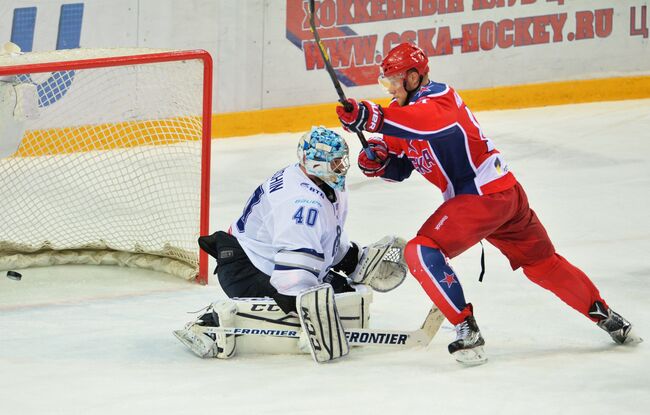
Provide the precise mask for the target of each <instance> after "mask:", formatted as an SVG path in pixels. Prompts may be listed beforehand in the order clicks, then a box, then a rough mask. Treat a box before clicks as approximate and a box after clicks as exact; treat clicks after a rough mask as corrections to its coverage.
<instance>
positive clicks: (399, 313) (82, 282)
mask: <svg viewBox="0 0 650 415" xmlns="http://www.w3.org/2000/svg"><path fill="white" fill-rule="evenodd" d="M477 116H478V118H479V120H480V122H481V123H482V126H483V128H484V130H485V132H486V133H487V134H488V135H489V136H490V137H491V138H492V139H493V140H494V141H495V143H496V145H497V148H499V149H500V150H501V151H502V153H504V155H505V157H506V158H507V160H508V161H509V165H510V168H511V169H512V170H513V171H514V173H515V175H516V176H517V178H518V179H519V180H520V181H521V182H522V183H523V185H524V186H525V188H526V190H527V192H528V195H529V198H530V201H531V204H532V206H533V209H535V210H536V211H537V213H538V214H539V216H540V218H541V220H542V221H543V223H544V224H545V225H546V227H547V229H548V231H549V234H550V235H551V238H552V239H553V241H554V243H555V245H556V248H557V250H558V252H559V253H561V254H562V255H563V256H565V257H567V258H568V259H569V260H570V261H572V262H573V263H574V264H576V265H577V266H579V267H581V268H582V269H583V270H584V271H585V272H586V273H587V274H588V275H589V276H590V277H591V278H592V280H593V281H594V282H595V283H596V285H597V286H598V287H599V289H600V291H601V293H602V295H603V296H604V298H605V299H606V300H607V301H608V302H609V303H610V305H611V306H612V308H614V309H615V310H616V311H618V312H619V313H621V314H622V315H624V316H625V317H627V318H628V319H630V320H631V321H632V322H633V323H634V324H635V326H636V330H637V332H638V333H639V334H641V335H642V336H645V337H646V338H647V341H646V342H645V343H642V344H641V345H639V346H638V347H620V346H616V345H615V344H614V343H613V342H612V341H611V339H610V338H609V336H607V334H606V333H604V332H603V331H601V330H600V329H598V328H597V327H596V326H595V325H594V324H592V323H591V322H590V321H588V320H587V319H586V318H585V317H583V316H582V315H580V314H578V313H577V312H575V311H574V310H573V309H571V308H569V307H568V306H566V305H565V304H564V303H562V302H561V301H559V300H558V299H557V298H555V297H554V296H553V295H552V294H551V293H549V292H547V291H545V290H543V289H541V288H539V287H537V286H536V285H534V284H533V283H531V282H529V281H528V280H527V279H526V278H525V276H524V275H523V273H522V272H521V271H516V272H513V271H511V270H510V268H509V266H508V264H507V262H506V260H505V258H503V257H502V256H501V255H500V254H499V253H498V252H497V251H496V250H495V249H494V248H493V247H491V246H489V245H487V244H486V257H487V274H486V276H485V280H484V282H483V283H479V282H478V281H477V277H478V274H479V271H480V264H479V257H480V248H479V247H474V248H472V249H470V250H469V251H468V252H466V253H465V254H463V255H462V256H460V257H459V258H456V259H455V260H453V262H452V263H453V265H454V267H455V269H456V272H457V273H458V275H460V277H461V280H462V282H463V284H464V289H465V294H466V296H467V298H468V300H470V301H471V302H472V303H473V304H474V306H475V311H476V315H477V321H478V323H479V325H480V327H481V329H482V331H483V334H484V337H485V338H486V342H487V345H486V351H487V353H488V355H489V362H488V363H487V364H486V365H483V366H479V367H473V368H466V367H462V366H460V365H459V364H458V363H456V362H455V361H454V360H453V359H452V358H451V357H450V356H449V354H448V353H447V350H446V345H447V343H448V342H449V341H451V340H452V339H453V332H452V330H451V328H450V326H449V325H448V324H446V325H444V326H443V328H442V329H441V331H440V332H439V333H438V335H437V336H436V337H435V338H434V340H433V342H432V343H431V344H430V345H429V346H428V347H426V348H419V349H412V350H407V351H386V350H385V349H378V348H375V349H371V348H366V349H360V348H357V349H354V350H353V351H352V353H351V354H350V355H349V356H348V357H347V358H345V359H342V360H341V361H338V362H336V363H332V364H322V365H317V364H316V363H314V362H313V361H312V360H311V358H310V357H309V356H308V355H280V356H263V355H257V356H253V355H248V356H238V357H236V358H234V359H231V360H227V361H224V360H216V359H213V360H201V359H199V358H197V357H196V356H194V355H193V354H191V352H189V351H188V350H187V349H185V348H184V346H183V345H182V344H181V343H179V342H178V341H177V340H176V339H175V338H174V337H173V336H172V334H171V331H172V330H173V329H177V328H180V327H181V326H182V325H183V324H184V323H185V322H186V321H189V320H191V319H192V318H193V315H191V314H187V312H188V311H192V310H197V309H200V308H201V307H203V306H205V305H207V304H208V303H209V302H211V301H213V300H215V299H217V298H219V297H223V293H222V292H221V290H220V289H219V287H218V285H217V282H216V280H214V279H213V280H211V282H210V285H209V286H207V287H205V286H199V285H196V284H192V283H187V282H184V281H181V280H178V279H174V278H173V277H167V276H165V275H161V274H157V273H154V272H145V271H137V270H130V269H123V268H112V267H88V266H60V267H51V268H33V269H27V270H24V272H23V279H22V281H20V282H18V281H13V280H10V279H8V278H4V276H3V277H0V414H186V413H203V414H215V415H216V414H224V415H225V414H228V415H231V414H301V413H310V414H335V413H336V414H447V413H454V414H521V413H530V414H607V413H621V414H626V415H628V414H647V413H650V306H649V305H648V301H647V299H648V298H650V288H649V287H650V286H649V284H648V278H649V277H650V260H649V259H648V258H649V254H648V253H649V252H650V219H649V215H648V202H649V201H650V162H649V161H648V158H647V157H648V154H649V153H650V100H638V101H624V102H607V103H594V104H583V105H568V106H557V107H547V108H538V109H527V110H518V111H496V112H483V113H479V114H477ZM298 137H299V134H298V133H287V134H276V135H269V136H256V137H248V138H241V139H228V140H215V141H214V142H213V166H214V167H213V172H212V224H211V229H212V230H216V229H219V228H221V229H223V228H225V227H227V226H228V224H229V223H230V222H231V221H232V220H233V219H234V218H235V217H236V216H237V215H239V214H240V213H241V209H242V206H243V204H244V203H245V201H246V200H247V198H248V197H249V194H250V193H251V192H252V190H253V189H254V188H255V187H256V186H257V185H258V184H259V183H260V182H261V181H262V180H263V179H264V178H266V177H267V176H268V175H269V174H271V173H273V172H274V171H276V170H277V169H278V168H280V167H282V166H283V165H285V164H288V163H291V162H293V161H294V159H295V150H294V149H295V146H296V143H297V140H298ZM346 137H347V138H348V141H349V143H350V144H351V147H352V152H353V153H354V154H356V153H357V152H358V150H359V147H360V146H359V144H358V143H357V140H356V137H355V136H354V135H351V134H348V135H346ZM353 159H354V158H353ZM349 183H350V186H349V187H350V189H351V195H350V200H351V211H350V216H349V221H348V226H347V228H348V231H349V233H350V235H351V237H352V238H353V239H356V240H358V241H360V242H361V243H368V242H371V241H373V240H375V239H378V238H379V237H381V236H382V235H384V234H391V233H394V234H398V235H401V236H403V237H405V238H410V237H412V236H413V235H414V233H415V232H416V231H417V230H418V228H419V226H420V224H421V223H422V222H423V221H424V220H425V219H426V218H427V217H428V215H429V214H431V212H433V210H434V209H435V208H436V206H438V204H439V203H440V202H441V197H440V195H439V192H438V191H437V190H436V189H435V188H433V187H432V186H430V185H428V184H426V183H425V182H424V180H423V179H422V178H421V177H419V176H417V177H416V175H414V177H412V178H411V179H409V180H408V181H406V182H404V183H401V184H391V183H384V182H382V181H380V180H369V179H365V178H364V177H363V176H362V175H361V174H360V173H359V171H358V169H356V168H353V169H352V172H351V174H350V176H349ZM4 203H7V201H4ZM25 208H29V207H28V206H25ZM211 268H212V264H211ZM429 304H430V303H429V299H428V298H427V297H426V295H425V294H424V292H423V291H422V290H421V288H420V287H419V286H418V284H417V283H416V282H415V280H414V279H411V278H410V279H409V280H407V282H406V283H405V284H404V285H402V286H401V287H399V288H398V289H397V290H396V291H394V292H390V293H387V294H376V295H375V301H374V303H373V304H372V306H371V316H372V317H371V326H373V327H382V328H402V329H413V328H416V327H417V326H418V325H419V324H420V323H421V320H422V319H423V318H424V316H425V314H426V311H427V309H428V306H429Z"/></svg>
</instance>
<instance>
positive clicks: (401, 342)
mask: <svg viewBox="0 0 650 415" xmlns="http://www.w3.org/2000/svg"><path fill="white" fill-rule="evenodd" d="M444 319H445V316H444V315H443V314H442V313H441V312H440V310H438V309H437V308H436V307H431V310H429V314H427V317H426V318H425V319H424V322H423V323H422V326H421V327H420V328H419V329H417V330H410V331H409V330H382V329H351V328H349V329H345V336H346V337H347V339H348V343H349V344H350V345H351V346H389V347H396V348H404V349H406V348H411V347H416V346H426V345H427V344H429V343H430V342H431V340H432V339H433V336H435V334H436V333H437V332H438V329H439V328H440V325H441V324H442V322H443V321H444ZM204 330H205V332H206V333H213V334H221V333H223V334H234V335H236V336H274V337H293V338H296V339H297V338H300V334H301V332H302V330H300V329H285V330H281V329H256V328H243V327H205V328H204Z"/></svg>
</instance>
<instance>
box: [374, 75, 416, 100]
mask: <svg viewBox="0 0 650 415" xmlns="http://www.w3.org/2000/svg"><path fill="white" fill-rule="evenodd" d="M408 81H409V80H408V77H407V75H406V73H401V74H396V75H393V76H386V77H385V76H383V75H379V79H378V82H379V85H381V87H382V88H384V91H386V93H388V94H390V95H391V96H392V97H393V98H395V99H396V100H397V102H399V104H400V105H404V104H405V102H406V97H407V95H408V93H407V92H406V89H405V88H404V83H408Z"/></svg>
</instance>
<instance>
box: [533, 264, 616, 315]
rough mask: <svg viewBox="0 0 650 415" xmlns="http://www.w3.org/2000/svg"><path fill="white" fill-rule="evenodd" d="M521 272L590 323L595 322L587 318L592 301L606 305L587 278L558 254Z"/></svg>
mask: <svg viewBox="0 0 650 415" xmlns="http://www.w3.org/2000/svg"><path fill="white" fill-rule="evenodd" d="M523 270H524V274H526V276H527V277H528V278H529V279H530V280H531V281H532V282H534V283H535V284H537V285H539V286H541V287H543V288H546V289H547V290H549V291H552V292H553V293H554V294H555V295H557V296H558V297H560V299H561V300H562V301H564V302H565V303H567V304H568V305H569V306H571V307H573V308H574V309H576V310H578V311H579V312H580V313H582V314H584V315H585V316H587V318H589V319H590V320H592V321H596V320H595V319H593V318H591V317H590V316H589V308H590V307H591V305H592V304H593V303H594V301H596V300H598V301H601V302H602V303H603V304H605V305H607V304H606V303H605V300H603V299H602V298H601V297H600V293H599V292H598V288H596V286H595V285H594V284H593V283H592V282H591V280H590V279H589V277H587V275H585V273H584V272H582V271H581V270H580V269H578V268H577V267H575V266H573V265H571V263H570V262H569V261H567V260H566V259H564V258H563V257H562V256H560V255H558V254H554V255H553V256H551V257H548V258H546V259H544V260H542V261H539V262H537V263H535V264H532V265H526V266H524V267H523Z"/></svg>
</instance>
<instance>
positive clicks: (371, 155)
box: [309, 0, 375, 160]
mask: <svg viewBox="0 0 650 415" xmlns="http://www.w3.org/2000/svg"><path fill="white" fill-rule="evenodd" d="M314 10H315V6H314V0H309V26H310V27H311V31H312V33H313V34H314V40H315V41H316V45H318V50H319V51H320V54H321V56H322V57H323V61H324V62H325V69H326V70H327V73H328V74H329V75H330V78H331V79H332V83H333V84H334V88H335V89H336V93H337V94H338V96H339V102H340V103H341V105H343V108H345V111H347V112H351V111H352V104H350V103H349V102H348V100H347V98H346V97H345V93H343V88H341V83H340V82H339V79H338V78H337V77H336V72H334V68H333V67H332V63H331V62H330V59H329V56H328V55H327V52H326V51H325V46H323V43H322V42H321V41H320V36H319V35H318V31H317V30H316V22H315V20H314ZM357 137H359V141H361V146H362V147H363V151H364V152H365V153H366V155H367V156H368V159H370V160H374V159H375V153H374V152H373V151H372V149H371V148H370V147H368V142H367V141H366V137H364V135H363V133H362V132H358V133H357Z"/></svg>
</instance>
